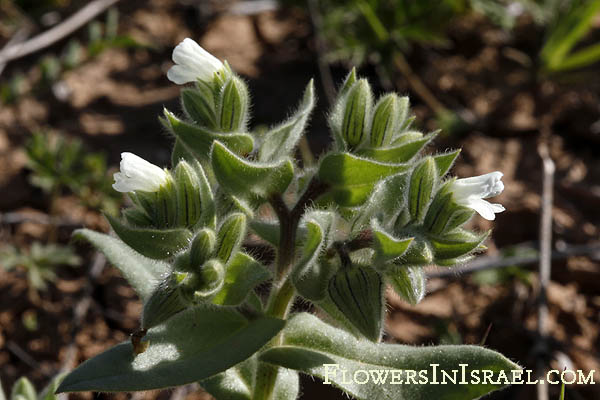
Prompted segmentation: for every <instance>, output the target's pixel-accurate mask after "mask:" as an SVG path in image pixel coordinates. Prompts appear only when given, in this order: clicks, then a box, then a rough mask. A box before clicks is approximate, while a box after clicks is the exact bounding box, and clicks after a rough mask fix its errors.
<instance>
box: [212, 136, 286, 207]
mask: <svg viewBox="0 0 600 400" xmlns="http://www.w3.org/2000/svg"><path fill="white" fill-rule="evenodd" d="M211 154H212V156H211V159H212V166H213V170H214V173H215V176H216V177H217V180H218V181H219V183H220V184H221V186H222V187H223V189H224V190H226V191H227V192H229V193H230V194H232V195H234V196H238V197H240V198H243V199H244V198H248V197H252V196H254V197H258V198H262V199H266V198H268V197H269V196H270V195H273V194H276V193H278V194H281V193H283V192H284V191H285V190H286V189H287V187H288V186H289V184H290V183H291V182H292V178H293V177H294V166H293V164H292V162H291V161H290V160H289V159H284V160H281V161H279V162H277V163H273V164H266V163H257V162H252V161H248V160H244V159H242V158H240V157H238V156H237V155H235V154H234V153H232V152H231V151H230V150H229V149H227V148H226V147H225V146H223V145H222V144H221V143H219V142H215V144H214V146H213V150H212V153H211Z"/></svg>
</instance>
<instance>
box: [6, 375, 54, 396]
mask: <svg viewBox="0 0 600 400" xmlns="http://www.w3.org/2000/svg"><path fill="white" fill-rule="evenodd" d="M64 376H65V374H59V375H56V376H55V377H54V378H52V380H51V381H50V383H49V384H48V386H46V387H45V388H44V389H43V390H42V391H41V392H39V393H38V392H37V391H36V390H35V387H34V386H33V384H32V383H31V381H29V379H27V377H25V376H23V377H21V378H19V379H18V380H17V381H16V382H15V384H14V385H13V387H12V390H11V392H10V396H9V397H8V398H7V397H6V396H5V394H4V391H3V389H2V384H1V383H0V400H58V398H59V396H58V395H56V394H54V392H55V391H56V389H57V388H58V385H59V384H60V382H61V381H62V379H63V378H64Z"/></svg>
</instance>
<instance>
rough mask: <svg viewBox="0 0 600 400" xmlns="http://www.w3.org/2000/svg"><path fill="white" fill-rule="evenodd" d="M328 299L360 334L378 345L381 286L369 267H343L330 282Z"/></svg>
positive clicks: (379, 280)
mask: <svg viewBox="0 0 600 400" xmlns="http://www.w3.org/2000/svg"><path fill="white" fill-rule="evenodd" d="M328 292H329V296H330V297H331V300H332V301H333V303H334V304H335V305H336V306H337V308H338V309H339V310H340V311H341V312H342V314H343V315H344V316H345V317H346V318H347V319H348V321H350V322H351V323H352V325H354V326H355V327H356V328H357V329H358V330H359V331H360V332H361V333H362V334H363V335H365V336H366V337H367V338H369V339H370V340H372V341H374V342H377V341H379V339H380V337H381V327H382V320H383V301H382V297H383V283H382V281H381V277H380V276H379V274H378V273H377V272H376V271H375V270H374V269H373V268H370V267H366V266H349V267H342V268H341V269H340V270H339V271H338V272H337V273H336V274H335V275H334V276H333V277H332V278H331V280H330V281H329V287H328Z"/></svg>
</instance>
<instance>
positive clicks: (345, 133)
mask: <svg viewBox="0 0 600 400" xmlns="http://www.w3.org/2000/svg"><path fill="white" fill-rule="evenodd" d="M372 97H373V95H372V94H371V87H370V86H369V83H368V82H367V80H366V79H360V80H358V81H357V82H356V83H355V84H354V85H353V86H352V87H351V88H350V90H349V92H348V95H347V97H346V98H345V100H344V118H343V120H342V138H343V139H344V141H345V142H346V143H347V144H348V146H349V147H350V148H351V149H354V148H356V147H358V146H359V145H360V144H361V143H362V142H363V141H364V140H365V136H366V135H367V129H368V127H367V123H368V121H369V119H368V117H369V114H370V111H371V103H372V101H373V99H372Z"/></svg>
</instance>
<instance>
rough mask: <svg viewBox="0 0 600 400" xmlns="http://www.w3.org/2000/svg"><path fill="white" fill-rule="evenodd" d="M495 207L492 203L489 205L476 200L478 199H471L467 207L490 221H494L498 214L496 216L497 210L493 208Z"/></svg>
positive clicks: (483, 201)
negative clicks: (495, 211)
mask: <svg viewBox="0 0 600 400" xmlns="http://www.w3.org/2000/svg"><path fill="white" fill-rule="evenodd" d="M494 205H495V204H494ZM494 205H492V204H491V203H489V202H487V201H485V200H483V199H476V198H471V199H469V201H468V203H467V204H466V206H467V207H470V208H472V209H473V210H475V211H477V213H478V214H479V215H481V216H482V217H483V218H485V219H487V220H488V221H493V220H495V219H496V214H494V210H495V208H494V207H493V206H494ZM502 208H504V207H502ZM503 211H504V210H503Z"/></svg>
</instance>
